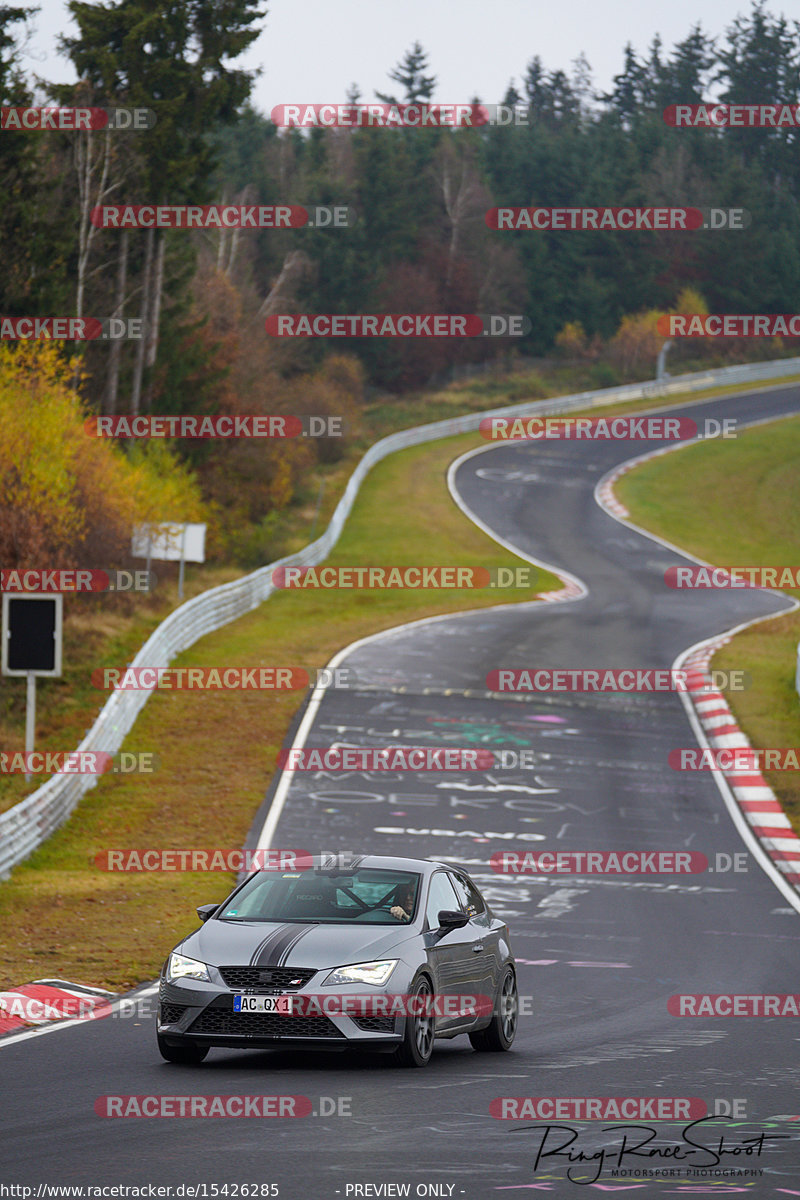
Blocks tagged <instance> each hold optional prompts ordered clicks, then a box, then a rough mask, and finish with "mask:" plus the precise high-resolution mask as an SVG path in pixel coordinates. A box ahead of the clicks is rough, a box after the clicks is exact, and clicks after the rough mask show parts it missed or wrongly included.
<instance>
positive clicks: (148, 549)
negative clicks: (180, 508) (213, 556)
mask: <svg viewBox="0 0 800 1200" xmlns="http://www.w3.org/2000/svg"><path fill="white" fill-rule="evenodd" d="M131 554H132V556H133V557H134V558H146V559H147V570H148V574H149V571H150V559H151V558H157V559H160V560H161V561H162V562H178V563H180V567H179V568H178V598H179V599H180V600H182V599H183V579H184V564H185V563H187V562H198V563H201V562H205V561H206V527H205V525H191V524H189V525H179V524H176V523H174V522H170V521H163V522H161V523H160V524H144V525H135V526H134V528H133V538H132V539H131Z"/></svg>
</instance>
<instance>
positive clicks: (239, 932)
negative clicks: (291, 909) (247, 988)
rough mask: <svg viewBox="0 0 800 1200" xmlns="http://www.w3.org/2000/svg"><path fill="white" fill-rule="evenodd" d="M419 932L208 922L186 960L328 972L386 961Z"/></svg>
mask: <svg viewBox="0 0 800 1200" xmlns="http://www.w3.org/2000/svg"><path fill="white" fill-rule="evenodd" d="M418 936H419V931H418V930H414V929H413V928H409V927H408V926H407V925H406V926H403V927H399V926H398V927H397V928H393V927H391V926H386V925H372V926H369V925H360V926H353V925H324V924H319V925H313V924H311V923H306V922H282V921H277V922H272V921H269V922H267V921H241V922H239V921H236V922H233V921H214V920H210V921H207V922H206V924H205V925H204V926H203V927H202V929H198V930H197V931H196V932H195V933H192V934H190V935H189V937H188V938H186V940H185V941H184V942H183V944H182V945H181V947H180V950H181V953H182V954H187V955H189V956H190V957H191V958H199V959H200V961H201V962H205V963H210V964H211V965H212V966H215V967H219V966H245V965H247V964H249V963H253V964H254V965H258V966H292V967H309V968H310V967H314V968H315V969H316V970H322V969H323V968H325V967H339V966H345V965H346V964H348V963H355V962H370V961H372V960H374V959H380V958H387V957H391V956H392V955H394V954H396V953H397V952H398V948H399V947H400V946H401V945H402V944H403V943H404V942H407V941H409V940H410V939H411V938H413V937H418Z"/></svg>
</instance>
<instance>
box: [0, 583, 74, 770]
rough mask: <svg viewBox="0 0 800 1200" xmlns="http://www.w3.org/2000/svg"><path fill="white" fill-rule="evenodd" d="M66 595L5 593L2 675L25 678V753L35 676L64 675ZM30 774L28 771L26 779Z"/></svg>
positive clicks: (32, 727)
mask: <svg viewBox="0 0 800 1200" xmlns="http://www.w3.org/2000/svg"><path fill="white" fill-rule="evenodd" d="M63 604H64V597H63V596H61V595H59V594H57V595H53V594H52V593H40V592H27V593H22V594H19V593H11V592H4V593H3V617H2V635H3V637H2V641H3V645H2V660H1V662H0V670H1V671H2V674H3V675H10V676H22V675H24V676H25V678H26V685H27V686H26V704H25V754H26V756H27V755H30V754H31V753H32V752H33V750H34V746H35V741H36V676H37V675H42V676H44V677H45V678H49V679H54V678H58V677H59V676H60V675H61V649H62V629H63ZM26 761H27V760H26ZM30 781H31V774H30V772H29V771H26V772H25V782H26V783H30Z"/></svg>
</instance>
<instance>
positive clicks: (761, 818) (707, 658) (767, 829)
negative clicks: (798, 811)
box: [594, 420, 800, 911]
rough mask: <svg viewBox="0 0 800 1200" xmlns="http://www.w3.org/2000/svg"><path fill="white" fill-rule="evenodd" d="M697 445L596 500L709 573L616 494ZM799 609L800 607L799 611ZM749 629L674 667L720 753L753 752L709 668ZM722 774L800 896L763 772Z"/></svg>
mask: <svg viewBox="0 0 800 1200" xmlns="http://www.w3.org/2000/svg"><path fill="white" fill-rule="evenodd" d="M766 423H768V422H767V421H766V420H765V421H757V422H751V424H758V425H761V424H766ZM696 440H697V439H693V440H692V441H690V442H678V443H677V444H675V445H673V446H664V447H663V448H662V449H660V450H652V451H650V452H649V453H647V454H641V455H638V456H637V457H636V458H631V459H628V460H627V462H624V463H620V465H619V466H618V467H615V468H614V469H613V470H612V471H609V472H608V474H607V475H604V476H603V478H602V479H601V480H599V482H598V484H597V487H596V488H595V493H594V494H595V500H596V501H597V503H598V504H599V505H600V507H601V508H602V509H604V510H605V511H606V512H607V513H608V514H609V516H611V517H614V518H615V520H617V521H619V522H620V524H623V525H626V526H627V527H628V528H629V529H635V530H636V531H637V533H642V534H644V535H645V537H648V538H650V540H651V541H654V542H657V543H658V544H659V545H661V546H666V547H667V549H669V550H674V551H675V552H676V553H678V554H682V555H683V556H684V557H685V558H687V559H690V560H691V561H693V562H696V563H699V564H700V565H701V566H706V567H708V566H711V565H712V564H711V563H707V562H705V561H704V560H703V559H701V558H697V557H696V556H695V555H693V554H688V553H687V552H686V551H685V550H682V549H681V548H680V547H679V546H675V545H673V544H672V543H671V542H668V541H666V539H664V538H661V537H659V536H658V535H657V534H654V533H651V532H650V531H649V530H648V529H643V528H642V527H641V526H640V525H636V524H635V523H634V522H633V521H631V520H630V513H629V512H628V510H627V509H626V508H625V505H624V504H622V502H621V501H620V500H619V499H618V498H617V496H616V495H615V493H614V484H615V483H616V482H617V480H618V479H619V478H620V477H621V476H622V475H625V474H627V473H628V471H632V470H633V469H634V467H638V466H641V464H642V463H644V462H648V461H649V460H650V459H653V458H659V457H660V456H661V455H662V454H671V453H673V452H674V451H676V450H681V449H683V448H684V447H685V446H687V445H693V444H694V442H695V441H696ZM786 599H789V597H786ZM795 607H798V606H797V605H795ZM778 615H783V614H776V616H778ZM763 619H765V618H758V619H757V620H756V621H754V622H748V623H747V624H757V623H758V622H759V621H760V620H763ZM766 619H767V620H769V619H770V618H766ZM746 627H747V626H746V625H742V626H738V627H737V628H736V629H734V630H731V631H729V632H728V633H726V634H721V635H720V636H719V637H716V638H710V639H709V640H708V641H706V642H703V643H702V644H701V645H700V646H698V647H695V648H692V649H691V650H690V652H689V653H688V654H687V655H686V657H685V659H684V658H682V656H681V657H679V658H678V659H677V660H676V662H675V664H673V665H674V666H676V667H678V666H682V667H683V668H685V669H686V670H687V692H686V696H687V697H688V699H689V701H690V703H691V706H692V708H693V710H694V715H695V718H696V720H697V722H698V724H699V726H700V729H701V730H702V736H703V737H704V738H705V739H706V741H707V742H708V744H709V746H710V747H711V748H712V749H715V750H723V749H726V750H728V749H735V748H745V749H751V748H752V747H751V744H750V741H749V739H748V738H747V736H746V735H745V734H744V733H743V732H742V730H741V729H740V727H739V725H738V724H737V721H736V718H735V717H734V715H733V713H732V712H731V710H730V708H729V706H728V702H727V700H726V699H725V697H724V696H723V695H722V693H721V692H719V691H717V690H716V688H714V686H713V684H712V681H711V675H710V671H709V664H710V662H711V658H712V656H713V655H714V653H715V652H716V651H717V650H718V649H719V648H720V646H724V645H726V644H727V643H728V642H730V641H731V638H732V636H733V634H734V633H738V632H739V631H740V630H741V629H744V628H746ZM718 773H719V775H722V776H723V777H724V780H725V784H726V785H727V791H728V793H729V795H730V798H731V801H732V804H733V805H735V809H736V810H737V811H738V815H739V817H740V818H741V820H742V821H743V822H744V824H745V825H746V827H747V831H748V832H749V834H750V836H751V837H752V838H753V839H754V843H755V844H756V845H757V846H758V847H759V848H760V850H761V851H762V853H763V854H764V855H766V858H767V859H768V860H769V862H770V863H771V865H772V868H773V869H774V871H776V872H778V877H779V879H780V880H781V881H782V882H783V883H784V884H785V885H787V886H788V887H789V888H790V889H791V892H789V893H788V894H789V895H800V886H799V885H800V837H798V835H797V834H796V833H795V831H794V829H793V828H792V823H791V821H790V820H789V818H788V817H787V815H786V813H785V812H784V811H783V809H782V807H781V804H780V801H779V800H778V798H777V796H776V795H775V793H774V792H773V790H772V788H771V787H770V786H769V784H768V783H767V781H766V779H765V778H764V776H763V775H762V774H761V772H760V771H758V770H752V771H747V772H743V771H737V770H728V771H724V770H722V769H719V772H718ZM776 882H777V880H776ZM784 894H787V893H786V892H785V893H784ZM795 903H796V902H795ZM799 911H800V910H799Z"/></svg>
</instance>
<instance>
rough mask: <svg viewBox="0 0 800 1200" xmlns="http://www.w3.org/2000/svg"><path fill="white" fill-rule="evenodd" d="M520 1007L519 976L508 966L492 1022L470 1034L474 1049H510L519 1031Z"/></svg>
mask: <svg viewBox="0 0 800 1200" xmlns="http://www.w3.org/2000/svg"><path fill="white" fill-rule="evenodd" d="M518 1009H519V997H518V996H517V977H516V975H515V974H514V972H513V970H512V969H511V967H506V970H505V974H504V975H503V979H502V981H501V983H500V990H499V991H498V993H497V1000H496V1001H495V1006H494V1012H493V1013H492V1020H491V1024H489V1025H487V1026H486V1028H485V1029H478V1030H477V1031H476V1032H475V1033H471V1034H470V1035H469V1040H470V1041H471V1042H472V1046H473V1049H475V1050H482V1051H486V1052H496V1051H498V1050H508V1049H509V1047H510V1046H511V1043H512V1042H513V1041H514V1035H515V1034H516V1032H517V1011H518Z"/></svg>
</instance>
